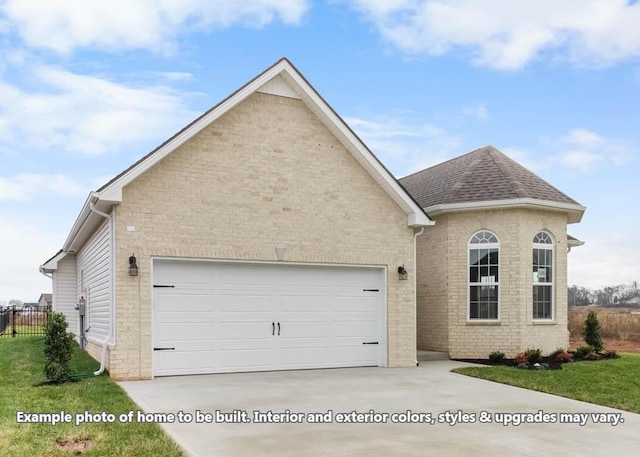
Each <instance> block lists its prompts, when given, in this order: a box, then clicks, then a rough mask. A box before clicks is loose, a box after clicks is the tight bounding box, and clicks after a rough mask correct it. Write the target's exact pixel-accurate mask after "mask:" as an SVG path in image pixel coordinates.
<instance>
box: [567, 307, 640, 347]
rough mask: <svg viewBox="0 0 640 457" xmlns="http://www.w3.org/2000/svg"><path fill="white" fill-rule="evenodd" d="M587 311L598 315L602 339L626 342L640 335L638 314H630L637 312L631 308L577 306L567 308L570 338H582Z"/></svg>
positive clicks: (639, 316) (639, 315) (639, 317)
mask: <svg viewBox="0 0 640 457" xmlns="http://www.w3.org/2000/svg"><path fill="white" fill-rule="evenodd" d="M589 311H595V312H596V313H597V314H598V322H600V334H601V335H602V337H603V338H612V339H617V340H623V341H625V340H628V339H630V338H633V337H638V336H639V335H640V314H632V313H631V311H639V310H638V309H631V308H610V309H606V308H601V307H597V306H578V307H572V308H569V333H570V335H571V338H582V329H583V328H584V320H585V319H586V318H587V314H588V312H589Z"/></svg>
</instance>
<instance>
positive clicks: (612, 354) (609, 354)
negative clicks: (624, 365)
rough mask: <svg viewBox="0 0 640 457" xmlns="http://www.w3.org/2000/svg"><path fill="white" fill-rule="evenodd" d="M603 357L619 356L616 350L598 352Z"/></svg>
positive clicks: (614, 357) (617, 357)
mask: <svg viewBox="0 0 640 457" xmlns="http://www.w3.org/2000/svg"><path fill="white" fill-rule="evenodd" d="M600 356H601V357H602V358H603V359H619V358H620V356H619V355H618V353H617V352H616V351H604V354H600Z"/></svg>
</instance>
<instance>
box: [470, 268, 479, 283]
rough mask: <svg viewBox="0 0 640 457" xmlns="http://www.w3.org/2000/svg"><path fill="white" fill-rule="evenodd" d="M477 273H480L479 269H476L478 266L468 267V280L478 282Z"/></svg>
mask: <svg viewBox="0 0 640 457" xmlns="http://www.w3.org/2000/svg"><path fill="white" fill-rule="evenodd" d="M479 273H480V270H479V269H478V267H470V268H469V282H480V277H479Z"/></svg>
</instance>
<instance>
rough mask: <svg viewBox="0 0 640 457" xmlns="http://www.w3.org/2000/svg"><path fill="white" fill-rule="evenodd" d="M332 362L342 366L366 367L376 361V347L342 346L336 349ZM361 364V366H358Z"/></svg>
mask: <svg viewBox="0 0 640 457" xmlns="http://www.w3.org/2000/svg"><path fill="white" fill-rule="evenodd" d="M334 360H335V361H336V362H338V363H342V364H343V366H346V365H349V366H367V365H370V364H375V363H376V361H377V360H378V346H377V345H360V346H344V347H339V348H336V350H335V351H334ZM358 364H361V365H358Z"/></svg>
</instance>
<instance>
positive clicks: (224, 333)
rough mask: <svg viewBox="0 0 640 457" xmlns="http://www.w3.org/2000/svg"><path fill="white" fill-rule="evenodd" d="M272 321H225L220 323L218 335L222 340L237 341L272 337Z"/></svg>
mask: <svg viewBox="0 0 640 457" xmlns="http://www.w3.org/2000/svg"><path fill="white" fill-rule="evenodd" d="M272 336H273V335H272V325H271V322H264V321H262V322H225V323H223V324H220V326H219V327H218V332H217V334H216V337H217V338H218V339H220V340H226V341H236V340H244V339H247V338H248V339H252V338H253V339H255V338H271V337H272Z"/></svg>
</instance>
